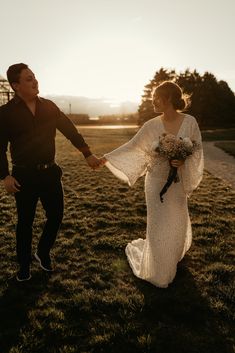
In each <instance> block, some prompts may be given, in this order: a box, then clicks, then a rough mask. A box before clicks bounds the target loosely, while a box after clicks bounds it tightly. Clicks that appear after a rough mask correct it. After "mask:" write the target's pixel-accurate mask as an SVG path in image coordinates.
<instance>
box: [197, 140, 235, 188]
mask: <svg viewBox="0 0 235 353" xmlns="http://www.w3.org/2000/svg"><path fill="white" fill-rule="evenodd" d="M214 143H215V142H203V149H204V156H205V169H206V170H207V171H208V172H210V173H212V174H213V175H215V176H216V177H218V178H221V179H223V180H224V181H225V182H226V183H227V184H228V185H230V186H231V187H232V188H234V189H235V158H234V157H233V156H230V155H229V154H227V153H225V152H224V151H222V150H221V149H220V148H218V147H216V146H214Z"/></svg>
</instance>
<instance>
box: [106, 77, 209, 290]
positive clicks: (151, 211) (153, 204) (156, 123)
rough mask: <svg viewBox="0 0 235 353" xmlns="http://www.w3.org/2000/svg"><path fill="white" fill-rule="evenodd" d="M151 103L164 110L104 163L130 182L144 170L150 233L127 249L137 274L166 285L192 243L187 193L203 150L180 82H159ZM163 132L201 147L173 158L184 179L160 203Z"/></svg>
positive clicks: (165, 168)
mask: <svg viewBox="0 0 235 353" xmlns="http://www.w3.org/2000/svg"><path fill="white" fill-rule="evenodd" d="M153 105H154V110H155V112H156V113H159V112H161V113H162V114H161V115H160V116H157V117H156V118H153V119H151V120H149V121H147V122H146V123H145V124H144V125H143V126H142V128H141V129H140V130H139V131H138V133H137V134H136V135H135V136H134V137H133V138H132V139H131V140H130V141H129V142H127V143H126V144H124V145H123V146H121V147H119V148H117V149H116V150H114V151H112V152H110V153H107V154H105V156H104V158H103V163H105V165H106V166H107V167H108V168H109V169H110V170H111V171H112V172H113V173H114V174H115V175H116V176H117V177H119V178H120V179H122V180H124V181H126V182H127V183H128V184H129V185H130V186H132V185H133V184H134V183H135V182H136V180H137V179H138V178H139V177H140V176H141V175H144V174H146V177H145V194H146V203H147V232H146V239H137V240H134V241H132V242H131V243H129V244H127V246H126V250H125V252H126V255H127V259H128V261H129V264H130V266H131V268H132V270H133V273H134V274H135V275H136V276H137V277H139V278H141V279H144V280H146V281H148V282H150V283H152V284H154V285H155V286H157V287H161V288H166V287H167V286H168V285H169V283H171V282H172V281H173V279H174V277H175V275H176V270H177V263H178V262H179V261H180V260H181V259H182V258H183V256H184V254H185V253H186V251H187V250H188V249H189V248H190V245H191V241H192V231H191V223H190V219H189V214H188V206H187V198H188V197H189V195H190V194H191V193H192V191H193V190H194V189H195V188H196V187H197V186H198V184H199V183H200V181H201V179H202V174H203V152H202V147H201V146H202V143H201V134H200V130H199V127H198V124H197V122H196V119H195V118H194V117H192V116H190V115H188V114H183V113H182V111H183V110H184V109H185V107H186V101H185V98H184V96H183V94H182V90H181V88H180V87H179V86H178V85H177V84H175V83H173V82H171V81H165V82H163V83H162V84H160V85H159V86H158V87H157V88H156V89H155V91H154V94H153ZM163 133H171V134H174V135H175V136H176V137H178V138H179V137H182V138H184V137H189V138H190V139H191V140H195V141H197V142H198V143H199V144H200V148H199V150H198V151H197V152H195V153H194V154H193V155H192V156H190V157H188V158H187V159H186V160H185V161H184V160H172V161H171V162H170V163H171V165H172V166H174V167H177V168H178V176H179V179H180V180H179V182H177V183H172V185H171V186H170V187H169V189H168V191H167V193H166V194H165V195H164V202H163V203H161V201H160V198H159V193H160V191H161V189H162V187H163V186H164V184H165V182H166V180H167V177H168V173H169V168H170V164H169V161H167V160H162V159H160V158H158V157H157V153H156V152H155V147H156V144H157V142H158V141H159V137H160V136H161V135H162V134H163ZM154 146H155V147H154Z"/></svg>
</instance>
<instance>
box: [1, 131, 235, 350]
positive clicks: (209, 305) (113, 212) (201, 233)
mask: <svg viewBox="0 0 235 353" xmlns="http://www.w3.org/2000/svg"><path fill="white" fill-rule="evenodd" d="M81 131H82V132H83V134H84V136H85V138H86V140H87V141H88V143H89V144H90V145H91V146H92V147H93V150H94V151H96V153H97V155H99V156H101V155H102V154H103V153H104V152H107V151H110V150H112V149H113V148H115V147H117V146H119V145H120V144H121V143H124V142H125V141H127V140H128V139H129V138H130V137H131V135H132V134H133V131H131V130H118V131H116V130H110V131H109V130H104V131H102V130H85V129H84V130H83V129H82V130H81ZM57 148H58V154H57V155H58V157H57V160H58V162H59V164H60V165H61V166H62V168H63V171H64V176H63V183H64V191H65V216H64V221H63V225H62V227H61V232H60V234H59V236H58V239H57V242H56V246H55V248H54V250H53V258H54V262H55V268H56V269H55V272H54V273H53V274H51V275H48V274H46V273H44V272H42V271H41V270H40V268H39V267H38V266H37V264H36V263H33V265H32V279H31V280H30V281H29V282H27V283H18V282H16V281H15V279H14V275H15V271H16V264H15V261H16V256H15V234H14V229H15V222H16V213H15V206H14V199H13V197H12V196H8V195H6V194H5V192H4V191H3V189H2V188H1V190H0V205H1V209H0V234H1V237H0V260H1V261H0V276H1V278H0V293H1V294H0V295H1V297H0V352H1V353H5V352H10V353H47V352H51V353H75V352H77V353H98V352H100V353H101V352H103V353H106V352H107V353H120V352H122V353H145V352H146V353H147V352H150V353H173V352H174V353H184V352H185V353H186V352H187V353H217V352H218V353H230V352H233V345H234V338H233V337H235V332H234V329H233V326H232V322H233V320H234V309H233V305H234V299H235V294H234V293H235V291H234V267H233V260H234V254H235V252H234V239H233V234H234V228H233V227H234V222H233V220H234V209H235V197H234V196H235V193H234V191H232V190H231V189H230V188H227V187H226V186H225V185H224V184H223V183H222V182H221V181H219V180H218V179H216V178H214V177H213V176H211V175H210V174H208V173H205V176H204V179H203V182H202V183H201V185H200V187H199V188H198V189H197V191H196V192H194V194H193V196H192V197H191V199H190V202H189V209H190V214H191V220H192V226H193V244H192V247H191V249H190V251H189V252H188V254H187V255H186V256H185V258H184V259H183V260H182V261H181V262H180V263H179V266H178V271H177V276H176V278H175V280H174V282H173V284H171V285H170V286H169V288H168V289H158V288H156V287H154V286H153V285H151V284H149V283H147V282H144V281H141V280H139V279H137V278H136V277H134V276H133V274H132V271H131V269H130V268H129V266H128V264H127V260H126V257H125V254H124V248H125V246H126V244H127V242H129V241H131V240H132V239H135V238H138V237H144V236H145V226H146V207H145V200H144V191H143V179H141V180H139V181H138V182H137V184H136V185H135V186H134V187H133V188H132V189H130V188H128V186H127V185H125V184H123V183H121V182H120V181H118V180H117V179H116V178H115V177H114V176H113V175H112V174H111V173H110V172H109V171H108V170H107V169H106V168H103V169H102V170H100V171H98V172H94V171H90V170H89V169H88V167H87V165H86V163H85V161H84V159H83V157H82V156H80V155H79V154H78V153H77V152H76V150H75V149H74V147H73V146H71V145H70V144H69V142H68V141H66V140H65V139H64V138H63V137H62V136H61V135H58V137H57ZM166 217H167V215H166ZM43 222H44V215H43V210H42V208H41V207H39V208H38V210H37V215H36V220H35V225H34V239H33V248H34V249H35V247H36V244H37V241H38V238H39V234H40V232H41V228H42V226H43Z"/></svg>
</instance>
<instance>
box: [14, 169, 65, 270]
mask: <svg viewBox="0 0 235 353" xmlns="http://www.w3.org/2000/svg"><path fill="white" fill-rule="evenodd" d="M12 176H14V178H15V179H16V180H17V181H18V182H19V183H20V185H21V188H20V191H19V192H17V193H15V199H16V206H17V214H18V222H17V226H16V252H17V259H18V262H19V264H20V266H27V265H29V264H30V262H31V244H32V226H33V221H34V217H35V211H36V206H37V202H38V200H40V201H41V203H42V206H43V208H44V210H45V213H46V223H45V225H44V229H43V232H42V235H41V238H40V240H39V243H38V248H37V252H38V254H39V255H42V256H47V255H49V252H50V250H51V248H52V246H53V244H54V242H55V239H56V235H57V232H58V230H59V227H60V224H61V222H62V218H63V209H64V201H63V188H62V184H61V176H62V170H61V168H60V167H59V166H58V165H57V164H54V165H53V166H51V167H49V168H48V169H45V170H37V169H34V168H24V167H13V171H12Z"/></svg>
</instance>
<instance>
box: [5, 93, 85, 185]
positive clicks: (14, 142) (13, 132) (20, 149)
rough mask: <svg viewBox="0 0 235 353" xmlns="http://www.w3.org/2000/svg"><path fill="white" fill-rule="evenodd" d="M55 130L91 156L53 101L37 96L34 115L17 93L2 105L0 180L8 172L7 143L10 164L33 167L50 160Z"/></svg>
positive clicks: (83, 142) (51, 159)
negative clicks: (10, 159)
mask: <svg viewBox="0 0 235 353" xmlns="http://www.w3.org/2000/svg"><path fill="white" fill-rule="evenodd" d="M56 129H58V130H59V131H60V132H62V134H63V135H64V136H65V137H66V138H67V139H69V140H70V141H71V142H72V144H73V145H74V146H75V147H76V148H77V149H78V150H80V151H81V152H82V153H83V155H84V156H85V157H88V156H89V155H91V152H90V150H89V147H88V145H87V144H86V142H85V141H84V139H83V137H82V135H81V134H79V132H78V131H77V129H76V127H75V126H74V125H73V123H72V122H71V121H70V120H69V118H68V117H67V116H66V115H65V114H63V113H62V112H61V111H60V110H59V108H58V107H57V106H56V105H55V104H54V103H53V102H52V101H50V100H48V99H44V98H41V97H37V101H36V111H35V115H33V114H32V112H31V111H30V109H29V108H28V107H27V105H26V104H25V102H24V101H23V100H22V99H21V98H19V97H18V96H15V97H14V98H13V99H12V100H10V101H9V102H8V103H7V104H5V105H3V106H1V107H0V179H3V178H5V177H6V176H7V175H9V167H8V160H7V154H6V152H7V147H8V143H10V152H11V158H12V163H13V164H16V165H25V166H33V165H35V164H41V163H48V162H50V161H53V160H54V158H55V136H56Z"/></svg>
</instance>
